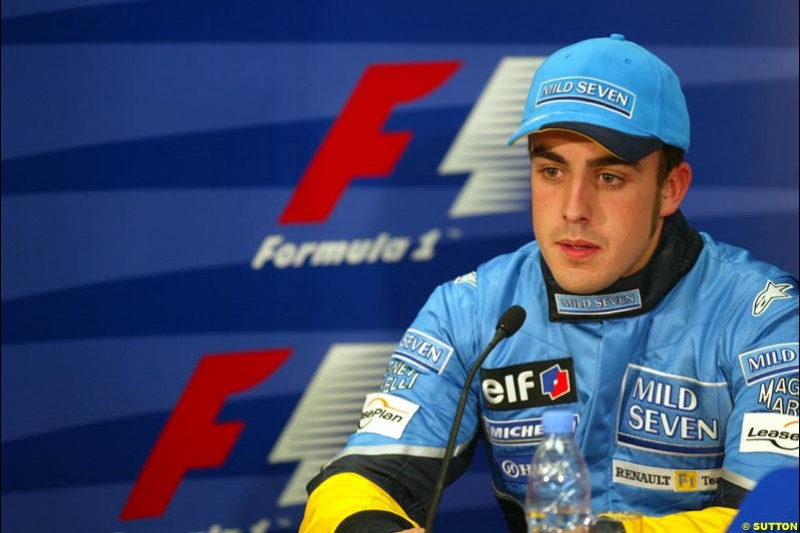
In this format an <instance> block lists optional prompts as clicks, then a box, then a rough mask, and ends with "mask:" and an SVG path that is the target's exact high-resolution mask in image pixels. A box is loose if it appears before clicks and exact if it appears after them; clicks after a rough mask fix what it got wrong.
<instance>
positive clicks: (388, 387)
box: [381, 357, 419, 392]
mask: <svg viewBox="0 0 800 533" xmlns="http://www.w3.org/2000/svg"><path fill="white" fill-rule="evenodd" d="M417 378H419V371H418V370H414V368H413V367H412V366H411V365H408V364H406V363H404V362H403V361H398V360H397V359H395V358H394V357H392V358H391V359H389V365H388V366H387V367H386V373H385V374H384V376H383V386H382V387H381V392H394V391H396V390H411V389H413V388H414V385H415V384H416V383H417Z"/></svg>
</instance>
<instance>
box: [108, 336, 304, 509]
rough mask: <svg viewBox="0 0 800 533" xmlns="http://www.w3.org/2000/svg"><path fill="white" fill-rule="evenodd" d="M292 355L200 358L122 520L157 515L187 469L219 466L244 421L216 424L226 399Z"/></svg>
mask: <svg viewBox="0 0 800 533" xmlns="http://www.w3.org/2000/svg"><path fill="white" fill-rule="evenodd" d="M290 354H291V350H289V349H282V350H267V351H257V352H244V353H235V354H220V355H207V356H205V357H203V359H202V360H201V361H200V364H199V365H198V367H197V370H195V372H194V374H193V375H192V378H191V380H190V381H189V385H187V386H186V390H185V391H184V393H183V395H182V396H181V398H180V400H178V405H177V406H176V407H175V409H174V410H173V412H172V415H171V416H170V417H169V420H168V421H167V424H166V426H164V429H163V430H162V432H161V435H159V437H158V440H157V441H156V444H155V446H154V447H153V450H152V451H151V452H150V456H149V457H148V458H147V462H146V463H145V465H144V468H143V469H142V471H141V472H140V474H139V479H137V480H136V484H135V485H134V486H133V490H132V491H131V494H130V496H128V501H127V502H126V504H125V508H124V509H123V510H122V513H121V514H120V520H132V519H136V518H151V517H155V516H161V515H162V514H164V511H165V510H166V509H167V506H168V505H169V502H170V501H171V500H172V496H173V495H174V494H175V491H176V490H177V489H178V485H180V483H181V481H182V480H183V477H184V476H185V475H186V474H187V472H189V470H193V469H198V468H218V467H220V466H222V465H223V464H224V463H225V460H226V459H227V458H228V455H230V452H231V450H232V449H233V445H234V444H235V443H236V440H237V439H238V438H239V434H240V433H241V432H242V430H243V429H244V422H225V423H221V424H219V423H216V422H215V418H216V417H217V414H219V412H220V411H221V410H222V406H223V404H224V403H225V399H226V398H227V397H228V396H229V395H231V394H234V393H237V392H241V391H244V390H247V389H249V388H251V387H254V386H255V385H257V384H258V383H260V382H261V381H263V380H264V379H266V378H267V376H269V375H270V374H272V373H273V372H274V371H275V370H277V368H278V367H279V366H281V364H283V362H284V361H285V360H286V359H287V358H288V357H289V355H290Z"/></svg>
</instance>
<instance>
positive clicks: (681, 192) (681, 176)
mask: <svg viewBox="0 0 800 533" xmlns="http://www.w3.org/2000/svg"><path fill="white" fill-rule="evenodd" d="M691 183H692V167H691V166H689V163H687V162H686V161H683V162H681V163H680V164H678V165H677V166H676V167H675V168H673V169H672V170H671V171H670V172H669V174H667V179H666V180H665V181H664V185H663V186H662V187H661V211H660V212H659V216H660V217H668V216H670V215H671V214H673V213H674V212H675V211H677V210H678V208H679V207H680V205H681V202H683V197H684V196H686V192H687V191H688V190H689V185H690V184H691Z"/></svg>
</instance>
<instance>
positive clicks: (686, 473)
mask: <svg viewBox="0 0 800 533" xmlns="http://www.w3.org/2000/svg"><path fill="white" fill-rule="evenodd" d="M675 490H676V491H687V490H689V491H694V490H697V472H695V471H692V470H676V471H675Z"/></svg>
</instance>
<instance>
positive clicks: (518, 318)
mask: <svg viewBox="0 0 800 533" xmlns="http://www.w3.org/2000/svg"><path fill="white" fill-rule="evenodd" d="M525 316H526V313H525V309H523V308H522V307H520V306H518V305H512V306H511V307H509V308H508V309H506V312H505V313H503V315H502V316H501V317H500V320H498V321H497V329H498V330H503V331H505V336H506V337H510V336H511V335H513V334H514V333H516V332H517V331H519V328H521V327H522V323H523V322H525Z"/></svg>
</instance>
